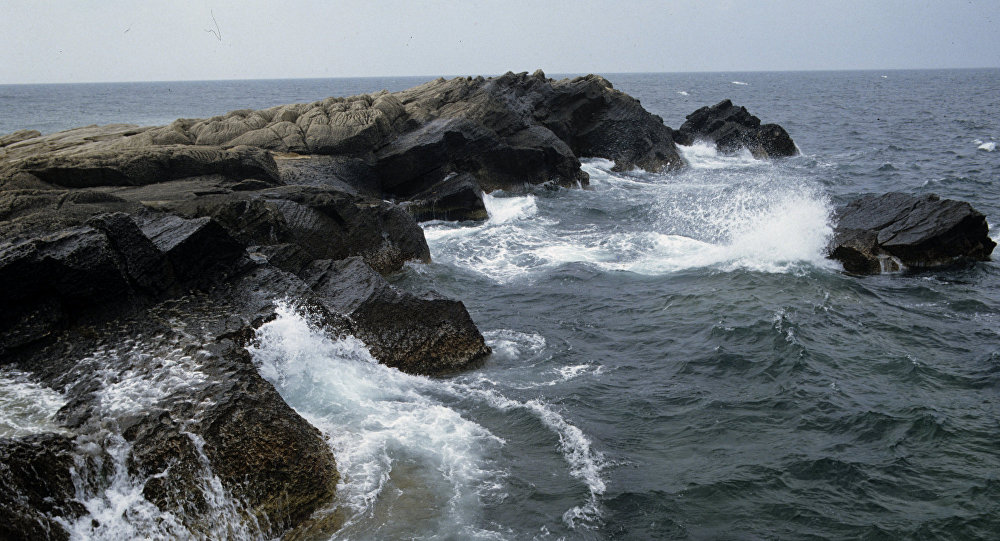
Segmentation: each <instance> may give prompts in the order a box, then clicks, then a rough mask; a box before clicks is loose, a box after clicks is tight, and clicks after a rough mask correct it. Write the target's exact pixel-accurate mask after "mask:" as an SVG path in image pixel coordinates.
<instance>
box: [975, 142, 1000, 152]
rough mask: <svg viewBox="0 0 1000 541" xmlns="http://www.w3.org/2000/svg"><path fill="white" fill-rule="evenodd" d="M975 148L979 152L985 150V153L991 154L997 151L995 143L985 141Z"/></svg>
mask: <svg viewBox="0 0 1000 541" xmlns="http://www.w3.org/2000/svg"><path fill="white" fill-rule="evenodd" d="M977 148H978V149H979V150H985V151H986V152H993V151H995V150H996V149H997V143H996V141H987V142H985V143H981V144H980V145H979V147H977Z"/></svg>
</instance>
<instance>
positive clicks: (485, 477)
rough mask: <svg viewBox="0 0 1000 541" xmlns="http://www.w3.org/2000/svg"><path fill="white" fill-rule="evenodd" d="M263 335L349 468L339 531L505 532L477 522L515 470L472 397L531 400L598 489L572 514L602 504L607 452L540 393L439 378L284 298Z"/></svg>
mask: <svg viewBox="0 0 1000 541" xmlns="http://www.w3.org/2000/svg"><path fill="white" fill-rule="evenodd" d="M488 335H489V336H490V337H491V343H493V344H494V345H500V346H501V351H500V354H501V355H503V354H510V355H523V354H527V355H532V354H537V352H538V351H540V350H541V349H543V348H544V344H545V341H544V338H542V337H541V336H538V335H531V334H526V333H516V332H514V331H497V332H494V333H492V334H489V333H488ZM257 338H258V342H259V343H258V345H257V346H254V347H252V348H251V353H252V355H253V358H254V361H255V363H256V364H257V366H258V369H259V370H260V373H261V375H262V376H264V377H265V378H266V379H267V380H269V381H271V382H272V383H273V384H274V385H275V387H276V388H277V389H278V391H279V393H281V395H282V397H283V398H285V400H286V401H287V402H288V403H289V404H290V405H291V406H292V407H293V408H295V410H296V411H298V412H299V413H300V414H301V415H303V417H305V418H306V419H307V420H309V421H310V422H311V423H312V424H313V425H314V426H317V427H318V428H319V429H320V430H321V431H322V432H323V433H324V434H325V435H326V436H327V438H328V440H329V442H330V445H331V448H332V449H333V451H334V455H335V457H336V459H337V464H338V469H339V470H340V472H341V476H342V480H341V485H340V486H338V495H339V496H338V499H339V500H340V501H341V502H342V503H341V505H343V506H344V507H345V508H346V511H347V514H348V516H349V518H348V520H347V523H346V524H345V526H344V527H343V528H342V529H341V530H340V532H338V534H337V536H338V538H352V537H355V536H361V537H385V538H396V537H405V536H408V535H413V533H414V532H422V533H423V534H426V535H429V536H432V537H433V536H438V537H443V538H462V539H495V538H498V537H503V532H501V531H499V530H491V529H484V528H482V527H481V526H479V524H480V523H481V522H483V521H482V520H481V514H482V510H483V508H484V506H489V505H498V504H499V503H500V502H502V501H503V499H504V498H506V497H507V493H506V490H507V489H506V488H505V487H506V484H505V479H506V478H507V476H508V475H509V474H510V472H509V467H507V466H505V465H504V463H502V462H501V454H502V453H501V452H502V449H503V447H504V446H505V445H506V443H507V442H506V441H505V440H504V439H503V438H500V437H498V436H496V435H495V434H493V433H492V432H491V431H490V430H488V429H487V428H485V427H483V426H482V425H480V424H478V423H476V422H475V421H473V420H471V419H469V418H467V417H466V416H465V415H463V413H462V411H461V409H457V408H456V404H457V403H468V402H470V401H471V402H472V403H479V404H485V405H487V406H488V407H490V408H492V409H495V410H498V411H500V412H506V411H510V410H514V409H521V410H526V411H529V412H531V413H532V415H534V416H535V418H536V419H537V420H538V423H539V424H540V425H541V427H543V428H545V429H547V430H550V431H551V432H553V433H555V434H556V435H557V437H558V438H559V442H560V443H559V451H560V457H561V458H562V460H564V461H565V462H566V463H567V464H568V466H569V474H570V476H572V477H574V478H577V479H580V480H581V481H582V482H583V483H584V484H585V485H586V486H587V487H588V491H589V493H590V497H589V498H588V500H587V501H586V502H584V503H583V504H581V505H580V506H577V507H574V508H573V509H570V511H567V513H570V514H571V515H572V517H568V518H567V525H569V526H570V527H575V526H576V525H580V524H587V523H588V521H592V520H595V519H596V518H597V517H598V516H599V511H598V510H597V509H598V497H599V496H600V495H601V494H603V492H604V480H603V479H602V478H601V476H600V470H601V468H602V467H603V466H602V464H603V459H602V457H601V455H600V454H599V453H596V452H594V451H593V450H591V447H590V440H589V439H588V438H587V436H586V435H584V434H583V432H582V431H581V430H580V429H579V428H577V427H575V426H574V425H572V424H570V423H569V422H567V421H566V420H565V419H564V418H563V417H562V416H561V415H559V414H558V413H556V412H555V411H554V410H552V409H551V408H550V407H549V406H547V405H546V404H545V403H543V402H542V401H540V400H528V401H523V402H522V401H518V400H513V399H510V398H507V397H505V396H504V395H503V394H501V393H500V392H498V391H496V390H494V389H490V388H484V387H483V386H482V383H484V382H481V381H479V380H474V381H463V380H454V381H449V380H439V379H431V378H426V377H422V376H413V375H408V374H405V373H402V372H400V371H398V370H396V369H394V368H389V367H387V366H384V365H381V364H378V363H377V362H376V361H375V360H374V359H373V358H372V357H371V355H370V353H369V352H368V350H367V349H366V348H365V346H364V344H363V343H362V342H361V341H359V340H357V339H356V338H353V337H346V338H339V339H333V338H331V337H328V336H326V335H324V334H323V333H322V332H321V331H319V330H318V329H317V328H316V327H314V326H313V325H311V324H310V323H309V321H308V320H307V319H306V318H305V317H304V316H302V315H300V314H299V313H298V312H297V311H296V310H294V309H293V308H292V307H290V306H289V305H287V304H284V305H281V306H280V307H279V309H278V317H277V318H276V319H274V320H273V321H271V322H269V323H266V324H265V325H263V326H262V327H261V328H260V329H259V330H258V333H257ZM503 347H506V348H507V349H509V351H506V352H505V351H504V350H503ZM331 511H332V509H331Z"/></svg>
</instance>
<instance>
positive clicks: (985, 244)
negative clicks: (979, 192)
mask: <svg viewBox="0 0 1000 541" xmlns="http://www.w3.org/2000/svg"><path fill="white" fill-rule="evenodd" d="M834 220H835V223H836V227H835V229H834V236H833V239H832V240H831V241H830V245H829V247H828V252H829V256H830V257H831V258H833V259H836V260H838V261H840V262H841V263H843V265H844V269H845V270H847V271H848V272H853V273H857V274H878V273H880V272H894V271H899V270H903V269H921V268H930V267H940V266H946V265H951V264H955V263H960V262H962V261H986V260H989V258H990V254H991V253H992V252H993V248H994V247H996V243H995V242H993V240H992V239H990V237H989V226H988V225H987V223H986V217H985V216H983V214H981V213H980V212H978V211H977V210H975V209H974V208H972V206H971V205H969V204H968V203H966V202H963V201H954V200H951V199H941V198H939V197H938V196H936V195H924V196H915V195H910V194H904V193H898V192H891V193H887V194H883V195H866V196H863V197H860V198H858V199H856V200H854V201H852V202H850V203H848V204H847V205H846V206H844V207H843V208H841V209H839V210H838V211H837V213H836V216H835V217H834Z"/></svg>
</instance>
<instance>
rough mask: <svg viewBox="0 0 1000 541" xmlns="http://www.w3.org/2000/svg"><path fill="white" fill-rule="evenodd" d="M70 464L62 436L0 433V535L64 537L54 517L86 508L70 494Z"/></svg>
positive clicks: (70, 453)
mask: <svg viewBox="0 0 1000 541" xmlns="http://www.w3.org/2000/svg"><path fill="white" fill-rule="evenodd" d="M74 467H75V463H74V444H73V441H72V439H70V438H69V437H67V436H64V435H61V434H51V433H49V434H38V435H33V436H25V437H22V438H16V439H12V438H0V539H39V540H42V539H52V540H65V539H69V532H67V531H66V530H65V529H64V528H63V527H62V526H61V525H60V524H59V522H58V521H57V520H56V518H57V517H58V518H63V519H74V518H76V517H79V516H81V515H83V514H84V513H85V512H86V509H85V508H84V506H83V504H82V503H81V502H79V501H77V500H76V499H75V495H76V493H75V489H74V485H73V479H72V476H71V469H72V468H74Z"/></svg>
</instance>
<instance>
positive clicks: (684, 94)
mask: <svg viewBox="0 0 1000 541" xmlns="http://www.w3.org/2000/svg"><path fill="white" fill-rule="evenodd" d="M677 93H678V94H680V95H681V96H687V95H688V93H687V92H686V91H684V90H678V91H677Z"/></svg>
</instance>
